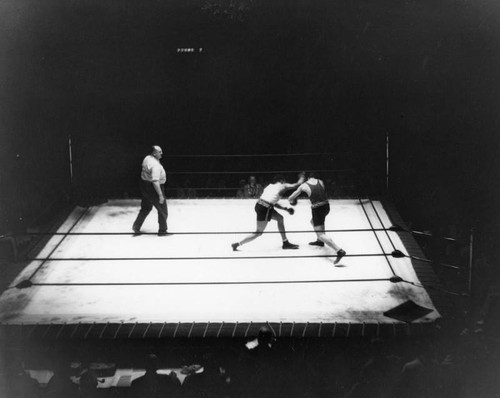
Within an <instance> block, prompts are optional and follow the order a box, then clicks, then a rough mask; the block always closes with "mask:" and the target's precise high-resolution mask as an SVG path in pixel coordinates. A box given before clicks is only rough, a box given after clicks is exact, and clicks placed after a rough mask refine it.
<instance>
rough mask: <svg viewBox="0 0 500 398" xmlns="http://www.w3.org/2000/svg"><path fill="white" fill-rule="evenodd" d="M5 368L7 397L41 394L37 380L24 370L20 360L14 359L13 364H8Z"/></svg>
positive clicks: (36, 395)
mask: <svg viewBox="0 0 500 398" xmlns="http://www.w3.org/2000/svg"><path fill="white" fill-rule="evenodd" d="M6 370H7V374H6V375H5V381H6V383H5V384H6V386H5V387H6V392H7V397H8V398H11V397H12V398H38V397H40V396H41V394H40V386H39V385H38V382H37V381H36V380H35V379H33V378H31V377H30V375H28V374H27V373H26V372H25V370H24V364H23V362H22V361H20V360H15V361H14V363H13V366H8V367H7V369H6Z"/></svg>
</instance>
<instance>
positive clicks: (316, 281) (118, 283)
mask: <svg viewBox="0 0 500 398" xmlns="http://www.w3.org/2000/svg"><path fill="white" fill-rule="evenodd" d="M341 282H349V283H351V282H390V278H367V279H315V280H312V279H311V280H291V281H276V280H271V281H269V280H268V281H225V282H224V281H213V282H107V283H99V282H96V283H92V282H87V283H83V282H82V283H71V282H65V283H32V284H31V285H30V286H176V285H258V284H263V285H273V284H297V283H341ZM14 287H15V286H14ZM417 287H418V286H417ZM10 288H13V287H10Z"/></svg>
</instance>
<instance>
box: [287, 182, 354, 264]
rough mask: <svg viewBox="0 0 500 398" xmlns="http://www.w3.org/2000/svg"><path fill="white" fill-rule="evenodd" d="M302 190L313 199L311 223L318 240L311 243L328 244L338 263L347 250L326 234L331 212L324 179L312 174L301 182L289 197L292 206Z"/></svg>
mask: <svg viewBox="0 0 500 398" xmlns="http://www.w3.org/2000/svg"><path fill="white" fill-rule="evenodd" d="M302 192H304V193H305V194H306V195H307V196H309V199H310V201H311V213H312V220H311V223H312V225H313V228H314V232H316V236H317V240H316V241H314V242H310V243H309V244H310V245H312V246H321V247H323V246H324V245H325V244H327V245H328V246H329V247H331V248H332V249H333V250H335V252H336V253H337V258H336V259H335V262H334V264H337V263H338V262H339V261H340V259H341V258H342V257H344V256H345V255H346V252H345V251H344V250H343V249H341V248H340V246H338V245H337V244H336V243H335V242H334V241H333V240H332V239H331V238H330V237H329V236H327V235H326V234H325V219H326V216H327V215H328V213H330V204H329V203H328V197H327V195H326V190H325V185H324V184H323V181H321V180H319V179H317V178H315V177H314V175H312V174H310V176H309V178H308V180H307V181H306V182H304V183H303V184H301V185H300V186H299V187H298V188H297V190H296V191H295V192H294V193H292V194H291V195H290V197H289V198H288V200H289V202H290V204H291V205H292V206H294V205H296V204H297V198H298V197H299V195H300V194H301V193H302Z"/></svg>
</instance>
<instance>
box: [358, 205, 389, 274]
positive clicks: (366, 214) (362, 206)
mask: <svg viewBox="0 0 500 398" xmlns="http://www.w3.org/2000/svg"><path fill="white" fill-rule="evenodd" d="M358 201H359V204H360V205H361V208H362V209H363V212H364V213H365V216H366V219H367V220H368V223H369V224H370V227H371V228H372V231H373V224H372V222H371V220H370V217H369V216H368V213H367V211H366V209H365V206H364V205H363V202H362V201H361V198H360V197H359V196H358ZM382 225H383V224H382ZM373 234H374V235H375V238H376V239H377V242H378V244H379V246H380V249H381V250H382V252H384V247H383V246H382V242H380V239H379V238H378V235H377V233H376V232H373ZM385 259H386V261H387V264H388V265H389V268H390V269H391V272H392V274H393V275H396V272H394V269H393V268H392V264H391V262H390V261H389V258H388V257H387V256H385Z"/></svg>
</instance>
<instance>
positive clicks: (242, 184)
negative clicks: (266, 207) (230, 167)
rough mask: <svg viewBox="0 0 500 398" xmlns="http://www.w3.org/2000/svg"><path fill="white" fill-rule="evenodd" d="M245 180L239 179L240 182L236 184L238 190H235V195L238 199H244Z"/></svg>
mask: <svg viewBox="0 0 500 398" xmlns="http://www.w3.org/2000/svg"><path fill="white" fill-rule="evenodd" d="M246 184H247V182H246V181H245V180H244V179H241V180H240V183H239V184H238V191H236V197H237V198H238V199H244V198H245V186H246Z"/></svg>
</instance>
